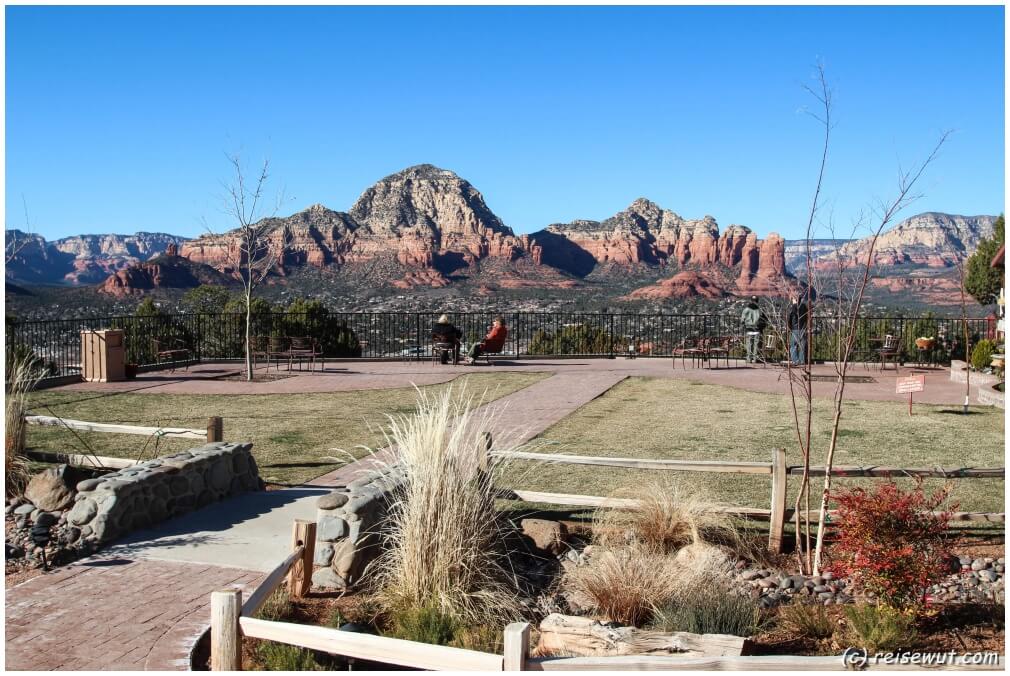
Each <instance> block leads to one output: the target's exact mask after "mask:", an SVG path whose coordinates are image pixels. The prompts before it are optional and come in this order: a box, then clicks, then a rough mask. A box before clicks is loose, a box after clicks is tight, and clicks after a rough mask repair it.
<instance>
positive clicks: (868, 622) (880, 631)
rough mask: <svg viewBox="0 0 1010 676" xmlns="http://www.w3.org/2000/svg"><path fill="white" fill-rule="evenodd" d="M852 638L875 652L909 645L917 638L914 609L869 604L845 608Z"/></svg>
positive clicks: (859, 644) (855, 643)
mask: <svg viewBox="0 0 1010 676" xmlns="http://www.w3.org/2000/svg"><path fill="white" fill-rule="evenodd" d="M845 618H846V620H847V621H848V632H849V634H850V640H851V641H852V642H853V643H854V645H858V646H860V647H861V648H866V650H867V651H868V652H869V653H870V654H873V653H875V652H878V651H894V650H898V649H901V648H908V647H911V646H912V643H913V642H914V641H915V639H916V638H917V632H916V630H915V614H914V612H909V611H901V610H897V609H895V608H892V607H891V606H887V605H878V606H871V605H869V604H863V605H857V606H850V607H847V608H846V609H845Z"/></svg>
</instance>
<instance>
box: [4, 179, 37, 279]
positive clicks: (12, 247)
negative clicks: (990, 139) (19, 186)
mask: <svg viewBox="0 0 1010 676" xmlns="http://www.w3.org/2000/svg"><path fill="white" fill-rule="evenodd" d="M21 204H22V206H24V209H25V233H24V237H20V238H19V237H18V231H17V230H10V231H9V232H10V233H11V239H10V241H7V238H6V237H5V238H4V265H10V263H11V261H13V260H14V259H15V258H17V255H18V254H19V253H21V252H22V251H23V250H24V248H25V247H26V246H28V245H29V244H31V242H32V240H34V239H35V237H34V236H33V235H32V223H31V221H30V220H29V219H28V201H27V200H26V199H25V196H24V194H22V195H21Z"/></svg>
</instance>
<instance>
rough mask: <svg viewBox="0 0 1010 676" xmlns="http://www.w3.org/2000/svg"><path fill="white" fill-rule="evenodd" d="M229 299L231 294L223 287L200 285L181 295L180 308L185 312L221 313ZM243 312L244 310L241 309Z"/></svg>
mask: <svg viewBox="0 0 1010 676" xmlns="http://www.w3.org/2000/svg"><path fill="white" fill-rule="evenodd" d="M231 299H232V294H231V292H230V291H229V290H228V289H226V288H224V287H223V286H218V285H216V284H201V285H200V286H198V287H195V288H193V289H190V290H189V291H187V292H186V293H185V294H184V295H183V297H182V307H183V308H184V309H185V310H186V311H187V312H197V313H201V312H203V313H213V312H222V311H223V310H224V307H225V306H226V305H227V304H228V302H229V301H230V300H231ZM244 311H245V308H243V312H244Z"/></svg>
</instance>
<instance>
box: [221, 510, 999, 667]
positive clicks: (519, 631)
mask: <svg viewBox="0 0 1010 676" xmlns="http://www.w3.org/2000/svg"><path fill="white" fill-rule="evenodd" d="M315 531H316V524H315V523H313V522H310V521H296V522H295V523H294V528H293V530H292V550H291V553H290V554H289V555H288V556H287V557H286V558H285V559H284V561H282V562H281V563H280V564H279V565H278V566H277V567H276V568H274V570H273V571H272V572H271V573H270V574H269V575H267V577H266V579H264V581H263V582H262V583H261V584H260V585H259V587H257V589H256V590H255V591H254V592H253V593H252V594H251V595H250V597H249V598H248V600H246V602H245V603H244V604H243V603H242V592H241V591H240V590H238V589H227V590H222V591H217V592H213V593H212V594H211V604H210V605H211V626H210V641H211V643H210V668H211V670H212V671H238V670H240V669H241V668H242V639H243V638H255V639H259V640H263V641H274V642H276V643H284V644H287V645H292V646H297V647H300V648H305V649H308V650H318V651H321V652H325V653H329V654H331V655H340V656H343V657H348V658H353V659H359V660H367V661H369V662H375V663H378V664H385V665H396V666H400V667H407V668H413V669H426V670H432V671H680V670H720V671H744V670H752V671H807V670H831V671H843V670H847V669H850V668H851V667H849V666H848V665H846V663H845V661H844V660H843V659H842V657H841V656H833V657H832V656H828V657H793V656H785V655H770V656H755V657H738V656H736V655H732V656H717V657H687V656H677V655H662V656H657V655H624V656H614V657H540V658H532V657H531V656H530V655H531V648H532V646H531V644H530V641H531V636H530V625H529V624H528V623H526V622H514V623H512V624H509V625H508V626H506V627H505V630H504V636H503V639H504V640H503V651H502V652H503V654H501V655H498V654H494V653H486V652H480V651H477V650H466V649H463V648H452V647H448V646H440V645H433V644H429V643H418V642H416V641H405V640H402V639H396V638H389V637H386V636H373V635H370V634H359V633H356V632H350V631H342V630H340V629H332V628H329V627H319V626H311V625H302V624H294V623H291V622H273V621H268V620H261V619H258V618H254V617H251V615H253V614H255V613H256V611H257V610H259V609H260V608H261V607H262V605H263V602H264V601H265V600H266V599H267V598H268V597H269V596H270V595H271V594H272V593H274V591H275V590H276V589H277V588H278V587H279V586H280V584H281V581H282V580H284V578H285V576H288V593H290V594H292V595H301V594H307V593H308V588H309V584H310V580H311V574H312V565H311V561H312V549H311V548H312V543H313V542H314V541H315V537H316V532H315ZM741 640H742V639H741ZM990 661H991V662H992V663H991V664H971V663H965V664H951V665H931V666H933V667H934V668H940V669H983V670H1002V666H1003V664H1004V661H1003V658H1002V657H1000V658H999V659H998V660H997V661H992V660H990ZM867 667H868V668H871V669H901V668H905V669H907V668H908V667H907V666H901V665H889V664H882V663H880V662H879V661H878V660H873V659H871V660H870V661H869V663H868V664H867Z"/></svg>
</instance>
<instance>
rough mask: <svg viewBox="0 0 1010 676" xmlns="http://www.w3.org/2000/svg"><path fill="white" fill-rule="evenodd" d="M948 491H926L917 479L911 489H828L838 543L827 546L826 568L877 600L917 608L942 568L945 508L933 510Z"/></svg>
mask: <svg viewBox="0 0 1010 676" xmlns="http://www.w3.org/2000/svg"><path fill="white" fill-rule="evenodd" d="M949 493H950V486H949V485H947V486H944V487H943V488H942V489H940V490H938V491H936V492H935V493H933V494H932V495H926V494H925V493H924V492H923V487H922V481H921V480H920V481H918V482H917V483H916V486H915V488H914V489H913V490H910V491H904V490H902V489H901V488H900V487H899V486H898V484H896V483H895V482H894V481H885V482H881V483H878V484H876V485H875V486H874V487H873V488H871V489H870V490H864V489H862V488H852V489H846V490H840V491H837V492H835V493H833V494H832V499H834V500H835V501H836V502H837V503H838V512H837V515H836V516H835V517H834V523H835V525H836V526H837V529H838V541H837V542H836V543H835V545H834V546H833V547H832V548H831V550H830V556H831V565H830V566H829V569H830V570H831V572H832V573H834V574H835V575H838V576H843V577H848V578H849V579H850V580H851V581H852V582H853V583H854V584H855V585H856V587H857V588H860V589H862V590H864V591H868V592H872V593H873V594H875V595H876V596H877V598H878V599H879V600H880V602H881V603H882V604H885V605H888V606H891V607H893V608H897V609H901V608H906V607H908V608H913V609H914V608H918V607H921V606H922V604H923V603H924V602H925V594H926V590H927V589H928V588H929V586H930V585H932V584H935V583H937V582H939V581H940V580H941V579H942V578H943V576H944V575H945V572H946V571H945V569H946V565H945V561H946V559H947V558H948V557H949V551H948V548H947V537H946V530H947V524H948V522H949V520H950V511H942V512H941V511H937V510H938V508H939V507H940V505H942V504H943V503H944V502H945V501H946V499H947V496H948V495H949ZM952 509H956V506H951V507H949V510H952Z"/></svg>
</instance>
